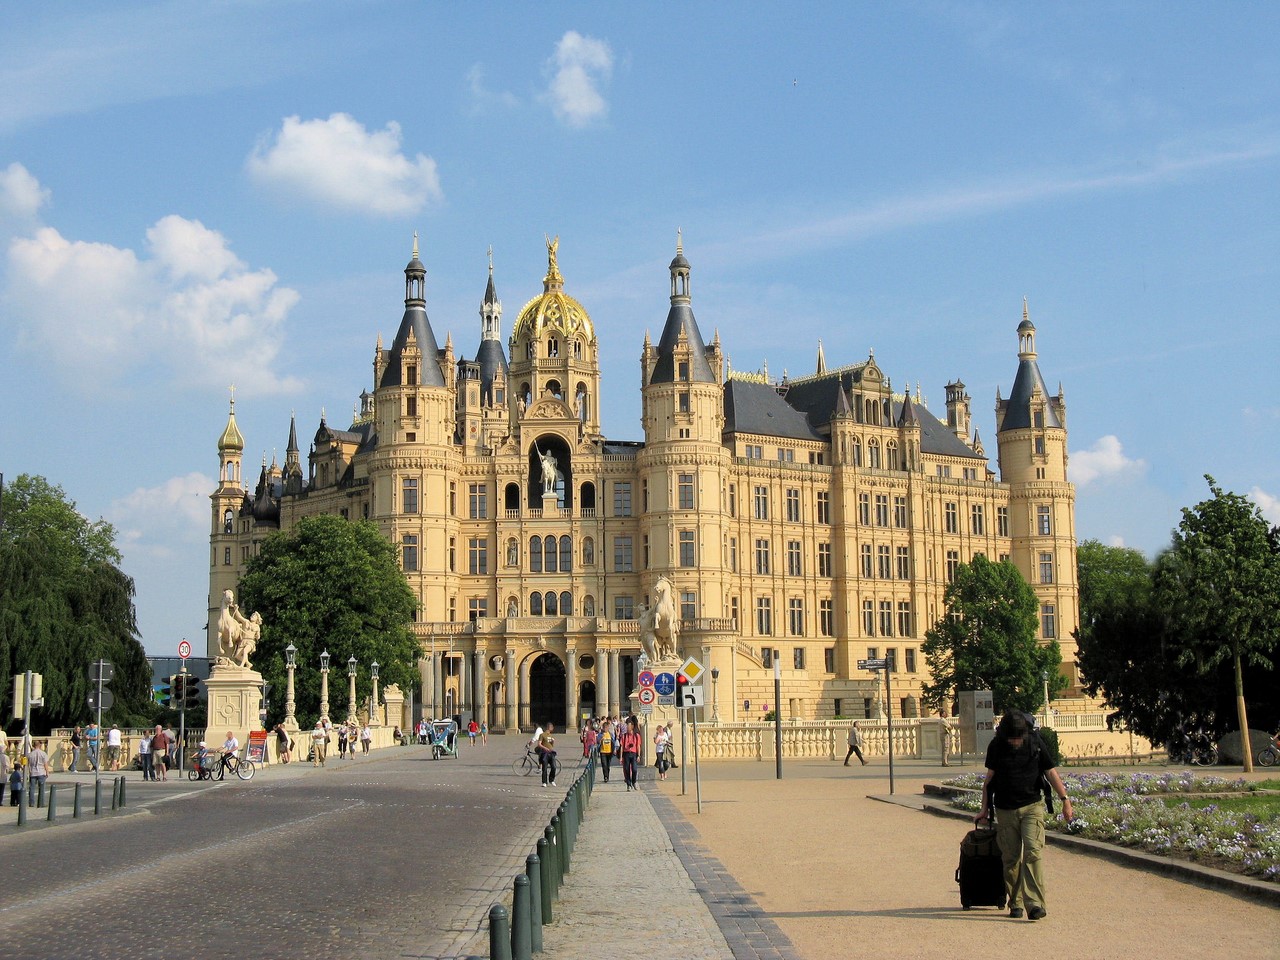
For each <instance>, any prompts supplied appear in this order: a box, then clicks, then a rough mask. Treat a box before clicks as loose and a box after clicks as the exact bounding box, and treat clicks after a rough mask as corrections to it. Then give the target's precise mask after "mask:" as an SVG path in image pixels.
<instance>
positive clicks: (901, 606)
mask: <svg viewBox="0 0 1280 960" xmlns="http://www.w3.org/2000/svg"><path fill="white" fill-rule="evenodd" d="M912 619H913V618H912V616H911V601H910V600H899V601H898V636H900V637H911V636H915V626H914V624H913V622H912ZM907 672H908V673H915V672H916V648H915V647H908V648H907Z"/></svg>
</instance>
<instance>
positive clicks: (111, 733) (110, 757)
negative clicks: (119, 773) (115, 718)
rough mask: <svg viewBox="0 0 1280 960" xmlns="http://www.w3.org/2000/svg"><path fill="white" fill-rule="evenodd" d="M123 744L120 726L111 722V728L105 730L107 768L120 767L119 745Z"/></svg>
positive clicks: (115, 768) (114, 768)
mask: <svg viewBox="0 0 1280 960" xmlns="http://www.w3.org/2000/svg"><path fill="white" fill-rule="evenodd" d="M123 744H124V740H123V738H122V737H121V736H120V728H119V727H118V726H116V725H115V724H114V723H113V724H112V725H111V729H110V730H108V731H107V764H108V767H109V769H111V770H119V769H120V747H121V746H123Z"/></svg>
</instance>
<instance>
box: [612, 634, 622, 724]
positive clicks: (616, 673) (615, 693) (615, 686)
mask: <svg viewBox="0 0 1280 960" xmlns="http://www.w3.org/2000/svg"><path fill="white" fill-rule="evenodd" d="M619 659H620V658H619V655H618V651H617V650H610V651H609V714H610V715H611V716H615V717H617V716H620V715H621V714H622V696H621V694H620V693H619V691H620V690H621V689H622V682H621V681H622V671H621V670H620V669H619V668H618V661H619Z"/></svg>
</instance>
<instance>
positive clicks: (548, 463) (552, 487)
mask: <svg viewBox="0 0 1280 960" xmlns="http://www.w3.org/2000/svg"><path fill="white" fill-rule="evenodd" d="M533 449H534V452H535V453H537V454H538V459H539V460H540V461H541V462H542V495H543V496H546V495H547V494H553V493H555V492H556V478H557V477H558V476H559V474H558V473H557V472H556V458H555V457H554V456H553V455H552V453H551V451H550V450H548V451H547V452H546V453H543V452H542V451H541V450H539V449H538V448H537V445H535V446H534V448H533Z"/></svg>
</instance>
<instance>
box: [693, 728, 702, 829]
mask: <svg viewBox="0 0 1280 960" xmlns="http://www.w3.org/2000/svg"><path fill="white" fill-rule="evenodd" d="M697 709H698V708H697V707H694V710H697ZM693 790H694V793H695V794H696V795H697V798H698V812H699V813H701V812H702V776H701V773H700V771H699V769H698V714H697V713H694V715H693Z"/></svg>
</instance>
